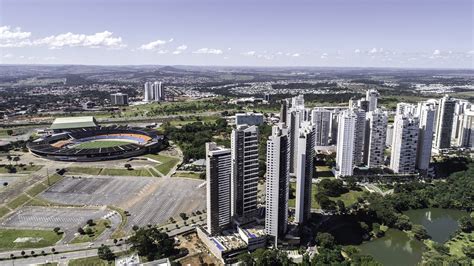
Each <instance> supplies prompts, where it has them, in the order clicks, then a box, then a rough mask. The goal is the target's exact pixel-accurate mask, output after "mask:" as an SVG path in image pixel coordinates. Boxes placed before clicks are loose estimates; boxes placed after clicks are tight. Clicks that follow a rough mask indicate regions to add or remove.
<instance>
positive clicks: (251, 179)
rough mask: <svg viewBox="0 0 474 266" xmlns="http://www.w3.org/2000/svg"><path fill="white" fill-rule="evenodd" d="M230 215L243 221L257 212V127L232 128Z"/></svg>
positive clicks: (248, 219) (250, 218) (241, 126)
mask: <svg viewBox="0 0 474 266" xmlns="http://www.w3.org/2000/svg"><path fill="white" fill-rule="evenodd" d="M231 149H232V152H231V153H232V178H231V179H232V182H231V195H232V196H231V210H232V213H231V215H232V217H234V218H236V219H238V220H239V221H242V222H245V221H250V220H252V219H253V218H254V217H255V215H256V212H257V185H258V174H259V173H258V171H259V165H258V128H257V127H256V126H248V125H240V126H237V128H236V129H234V130H232V139H231Z"/></svg>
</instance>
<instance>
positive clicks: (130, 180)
mask: <svg viewBox="0 0 474 266" xmlns="http://www.w3.org/2000/svg"><path fill="white" fill-rule="evenodd" d="M153 181H154V180H153V178H144V177H113V178H112V177H87V178H85V177H82V178H77V177H76V178H73V177H66V178H64V179H63V180H62V181H60V182H58V183H57V184H55V185H54V186H52V187H50V188H49V189H47V190H46V191H45V192H43V193H42V194H41V195H40V196H41V197H42V198H44V199H46V200H48V201H51V202H55V203H61V204H66V205H119V204H120V203H121V202H122V201H126V200H127V199H128V198H132V197H136V196H138V195H139V194H140V193H141V192H142V191H143V190H146V188H147V187H148V186H150V185H151V184H152V183H153Z"/></svg>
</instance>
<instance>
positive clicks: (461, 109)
mask: <svg viewBox="0 0 474 266" xmlns="http://www.w3.org/2000/svg"><path fill="white" fill-rule="evenodd" d="M470 108H471V103H470V102H468V101H466V100H457V101H456V105H455V107H454V114H453V127H452V132H451V144H452V145H454V146H459V143H460V141H459V138H460V137H461V135H460V133H461V131H462V124H463V119H464V116H463V115H464V113H465V112H467V111H468V110H470Z"/></svg>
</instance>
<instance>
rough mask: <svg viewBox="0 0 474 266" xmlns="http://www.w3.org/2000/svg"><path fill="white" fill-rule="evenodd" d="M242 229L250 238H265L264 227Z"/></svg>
mask: <svg viewBox="0 0 474 266" xmlns="http://www.w3.org/2000/svg"><path fill="white" fill-rule="evenodd" d="M241 229H242V231H243V232H244V233H245V234H246V235H247V237H248V238H258V237H262V236H265V228H264V227H263V226H251V227H246V228H241Z"/></svg>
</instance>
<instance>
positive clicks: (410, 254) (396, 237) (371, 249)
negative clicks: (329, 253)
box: [358, 208, 468, 266]
mask: <svg viewBox="0 0 474 266" xmlns="http://www.w3.org/2000/svg"><path fill="white" fill-rule="evenodd" d="M405 214H406V215H407V216H408V217H410V220H411V221H412V223H413V224H421V225H423V226H424V227H425V228H426V231H427V232H428V234H429V235H430V236H431V237H432V239H433V240H434V241H437V242H439V243H444V242H445V241H447V240H448V239H449V238H450V236H451V234H453V233H454V231H456V230H457V229H458V228H459V224H458V220H459V219H460V218H461V217H462V216H465V215H468V213H466V212H463V211H460V210H451V209H439V208H429V209H419V210H410V211H407V212H405ZM358 248H360V249H361V253H362V254H368V255H372V256H373V257H374V258H375V259H376V260H377V261H378V262H380V263H382V264H383V265H389V266H390V265H394V266H398V265H417V264H418V263H419V262H420V261H421V256H422V254H423V249H424V245H423V243H422V242H420V241H418V240H413V239H410V238H409V237H408V236H407V234H405V233H404V232H402V231H400V230H395V229H389V230H388V231H387V232H386V234H385V236H384V237H382V238H379V239H376V240H373V241H369V242H364V243H363V244H361V245H359V246H358Z"/></svg>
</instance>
